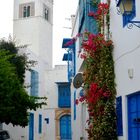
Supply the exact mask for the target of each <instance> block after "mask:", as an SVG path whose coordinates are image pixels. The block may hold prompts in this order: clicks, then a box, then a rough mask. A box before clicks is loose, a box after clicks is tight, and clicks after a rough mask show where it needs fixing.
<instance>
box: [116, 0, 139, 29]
mask: <svg viewBox="0 0 140 140" xmlns="http://www.w3.org/2000/svg"><path fill="white" fill-rule="evenodd" d="M116 3H117V11H118V14H121V15H122V16H123V27H124V26H125V25H127V27H128V28H129V29H131V28H132V27H133V25H135V26H136V27H138V28H140V21H133V20H132V19H133V18H134V17H135V16H136V11H135V0H116Z"/></svg>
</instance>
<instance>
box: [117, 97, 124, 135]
mask: <svg viewBox="0 0 140 140" xmlns="http://www.w3.org/2000/svg"><path fill="white" fill-rule="evenodd" d="M116 114H117V134H118V136H123V122H122V97H121V96H119V97H117V99H116Z"/></svg>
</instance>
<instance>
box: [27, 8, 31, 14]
mask: <svg viewBox="0 0 140 140" xmlns="http://www.w3.org/2000/svg"><path fill="white" fill-rule="evenodd" d="M30 10H31V7H30V6H28V7H27V17H29V16H30Z"/></svg>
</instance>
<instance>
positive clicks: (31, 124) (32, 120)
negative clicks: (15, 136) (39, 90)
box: [29, 113, 34, 140]
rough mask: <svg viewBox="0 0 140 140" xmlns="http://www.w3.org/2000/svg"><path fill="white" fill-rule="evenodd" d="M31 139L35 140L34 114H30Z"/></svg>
mask: <svg viewBox="0 0 140 140" xmlns="http://www.w3.org/2000/svg"><path fill="white" fill-rule="evenodd" d="M29 140H34V114H33V113H30V115H29Z"/></svg>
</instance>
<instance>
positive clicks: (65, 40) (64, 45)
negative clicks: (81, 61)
mask: <svg viewBox="0 0 140 140" xmlns="http://www.w3.org/2000/svg"><path fill="white" fill-rule="evenodd" d="M71 40H72V39H71V38H64V39H63V42H62V48H70V49H72V48H74V46H75V43H74V44H71V45H69V46H66V43H67V42H69V41H71Z"/></svg>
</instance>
